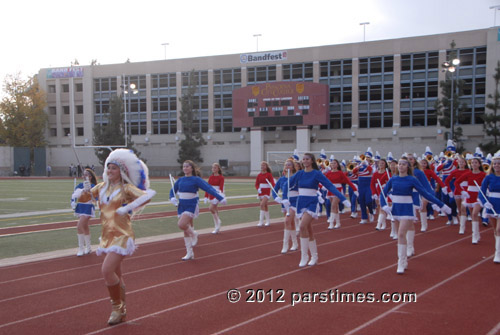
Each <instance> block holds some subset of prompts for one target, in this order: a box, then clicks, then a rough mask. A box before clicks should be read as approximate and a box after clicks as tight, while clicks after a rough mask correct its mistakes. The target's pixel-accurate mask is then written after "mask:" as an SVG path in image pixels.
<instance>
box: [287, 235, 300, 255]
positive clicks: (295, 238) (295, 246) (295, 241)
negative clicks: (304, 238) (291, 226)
mask: <svg viewBox="0 0 500 335" xmlns="http://www.w3.org/2000/svg"><path fill="white" fill-rule="evenodd" d="M289 235H290V238H291V239H292V247H291V248H290V251H295V250H297V249H298V248H299V244H298V243H297V234H295V231H294V230H289Z"/></svg>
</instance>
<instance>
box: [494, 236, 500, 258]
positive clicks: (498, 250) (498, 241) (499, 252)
mask: <svg viewBox="0 0 500 335" xmlns="http://www.w3.org/2000/svg"><path fill="white" fill-rule="evenodd" d="M493 262H495V263H500V236H495V258H493Z"/></svg>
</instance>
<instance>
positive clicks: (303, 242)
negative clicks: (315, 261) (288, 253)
mask: <svg viewBox="0 0 500 335" xmlns="http://www.w3.org/2000/svg"><path fill="white" fill-rule="evenodd" d="M308 261H309V237H301V238H300V263H299V267H301V268H302V267H304V266H306V265H307V262H308Z"/></svg>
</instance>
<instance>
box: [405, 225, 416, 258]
mask: <svg viewBox="0 0 500 335" xmlns="http://www.w3.org/2000/svg"><path fill="white" fill-rule="evenodd" d="M414 240H415V231H414V230H408V231H407V232H406V243H407V247H406V256H408V257H411V256H413V255H415V248H414V247H413V241H414Z"/></svg>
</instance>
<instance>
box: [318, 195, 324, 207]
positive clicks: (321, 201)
mask: <svg viewBox="0 0 500 335" xmlns="http://www.w3.org/2000/svg"><path fill="white" fill-rule="evenodd" d="M318 202H319V203H320V204H322V205H323V204H324V203H325V199H323V197H322V196H321V195H318Z"/></svg>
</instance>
